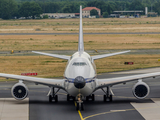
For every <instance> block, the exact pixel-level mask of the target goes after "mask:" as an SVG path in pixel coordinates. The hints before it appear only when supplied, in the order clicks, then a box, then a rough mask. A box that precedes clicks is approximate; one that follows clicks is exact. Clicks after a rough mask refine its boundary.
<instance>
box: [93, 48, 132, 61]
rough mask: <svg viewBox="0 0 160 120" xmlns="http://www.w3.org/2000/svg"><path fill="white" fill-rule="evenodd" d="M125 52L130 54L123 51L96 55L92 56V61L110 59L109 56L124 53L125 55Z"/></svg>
mask: <svg viewBox="0 0 160 120" xmlns="http://www.w3.org/2000/svg"><path fill="white" fill-rule="evenodd" d="M127 52H130V50H128V51H123V52H117V53H110V54H103V55H96V56H92V59H93V60H96V59H101V58H105V57H110V56H114V55H119V54H124V53H127Z"/></svg>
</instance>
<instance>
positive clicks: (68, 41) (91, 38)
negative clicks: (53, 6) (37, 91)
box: [0, 18, 160, 80]
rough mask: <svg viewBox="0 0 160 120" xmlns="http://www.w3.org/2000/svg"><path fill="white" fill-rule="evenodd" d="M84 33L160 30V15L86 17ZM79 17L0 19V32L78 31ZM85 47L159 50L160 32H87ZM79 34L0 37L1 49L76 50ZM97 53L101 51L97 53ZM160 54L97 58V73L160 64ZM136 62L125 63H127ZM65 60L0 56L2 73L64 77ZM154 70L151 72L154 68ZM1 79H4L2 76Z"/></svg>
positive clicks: (46, 57) (89, 48) (92, 48)
mask: <svg viewBox="0 0 160 120" xmlns="http://www.w3.org/2000/svg"><path fill="white" fill-rule="evenodd" d="M83 21H84V32H160V19H159V18H137V19H117V18H116V19H115V18H109V19H102V18H100V19H83ZM78 26H79V20H78V19H48V20H7V21H4V20H0V32H1V33H14V32H15V33H19V32H27V33H29V32H31V33H32V32H33V33H34V32H69V33H71V32H78V28H79V27H78ZM84 45H85V50H94V49H96V50H108V49H117V50H120V49H126V50H128V49H131V50H132V49H160V35H159V34H155V35H151V34H148V35H143V34H139V35H135V34H134V35H132V34H127V35H84ZM77 47H78V35H46V36H45V35H39V36H38V35H20V36H18V35H7V36H3V35H1V36H0V52H1V51H11V50H77ZM97 54H98V53H97ZM158 59H160V55H159V54H144V55H143V54H140V55H138V54H135V55H133V54H132V55H125V54H124V55H118V56H113V57H109V58H104V59H100V60H96V61H95V63H96V65H97V73H104V72H114V71H122V70H131V69H139V68H147V67H157V66H160V61H158ZM130 61H131V62H134V65H124V62H130ZM66 63H67V62H66V61H64V60H61V59H56V58H52V57H48V56H0V73H10V74H21V73H23V72H37V73H38V76H39V77H61V76H63V72H64V69H65V65H66ZM151 72H152V71H151ZM0 80H4V79H3V78H2V79H0Z"/></svg>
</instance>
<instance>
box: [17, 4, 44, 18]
mask: <svg viewBox="0 0 160 120" xmlns="http://www.w3.org/2000/svg"><path fill="white" fill-rule="evenodd" d="M19 13H20V15H21V16H22V17H26V18H27V17H32V18H33V19H34V18H35V16H40V14H42V13H43V12H42V8H41V7H40V6H39V4H38V3H36V2H24V3H23V4H22V6H21V8H20V9H19Z"/></svg>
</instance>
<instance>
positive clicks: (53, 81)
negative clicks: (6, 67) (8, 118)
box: [0, 73, 65, 89]
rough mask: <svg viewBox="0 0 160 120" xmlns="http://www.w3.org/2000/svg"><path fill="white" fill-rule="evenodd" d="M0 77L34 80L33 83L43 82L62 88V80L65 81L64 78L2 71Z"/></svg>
mask: <svg viewBox="0 0 160 120" xmlns="http://www.w3.org/2000/svg"><path fill="white" fill-rule="evenodd" d="M0 77H4V78H12V79H17V80H23V81H28V82H34V83H39V84H44V85H48V86H54V87H57V88H61V89H64V81H65V79H49V78H37V77H28V76H21V75H13V74H4V73H0Z"/></svg>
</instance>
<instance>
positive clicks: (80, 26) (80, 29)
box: [78, 6, 84, 54]
mask: <svg viewBox="0 0 160 120" xmlns="http://www.w3.org/2000/svg"><path fill="white" fill-rule="evenodd" d="M83 51H84V43H83V26H82V6H80V25H79V42H78V52H79V53H80V54H81V53H83Z"/></svg>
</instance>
